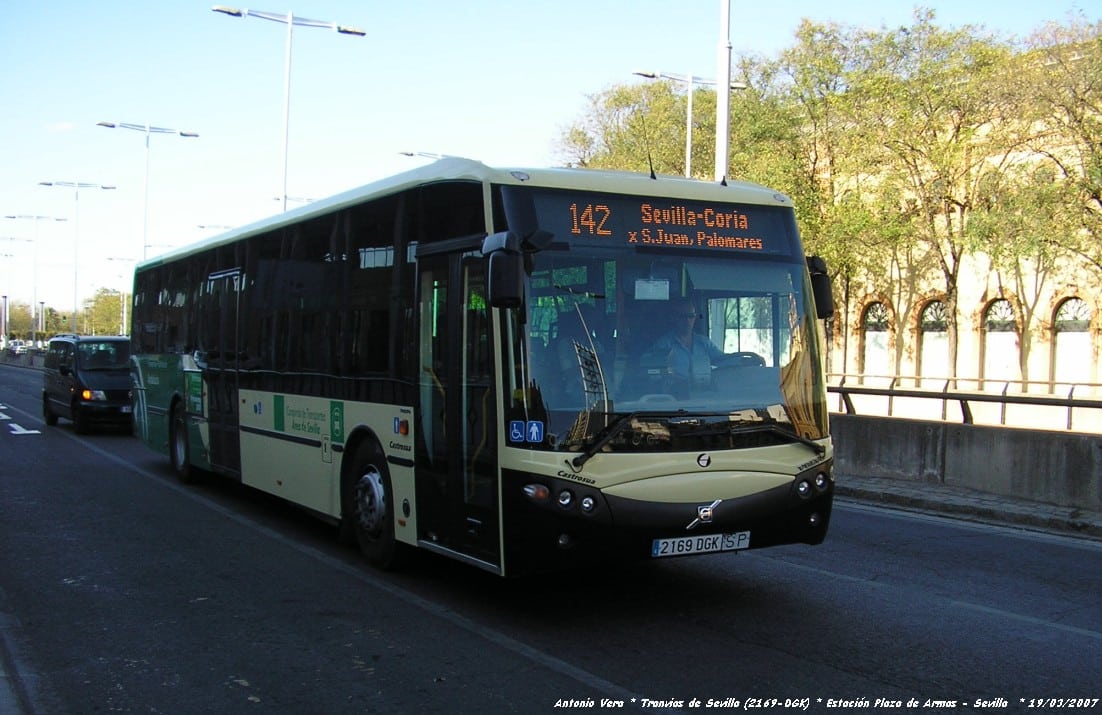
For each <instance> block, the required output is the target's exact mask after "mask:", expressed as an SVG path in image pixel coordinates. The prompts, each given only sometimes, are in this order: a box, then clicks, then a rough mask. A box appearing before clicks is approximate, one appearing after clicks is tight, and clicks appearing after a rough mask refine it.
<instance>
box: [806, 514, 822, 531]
mask: <svg viewBox="0 0 1102 715" xmlns="http://www.w3.org/2000/svg"><path fill="white" fill-rule="evenodd" d="M822 520H823V517H821V516H819V512H815V513H814V514H812V515H811V518H810V519H808V523H809V524H810V525H811V528H812V529H814V528H816V527H817V526H819V523H820V522H822Z"/></svg>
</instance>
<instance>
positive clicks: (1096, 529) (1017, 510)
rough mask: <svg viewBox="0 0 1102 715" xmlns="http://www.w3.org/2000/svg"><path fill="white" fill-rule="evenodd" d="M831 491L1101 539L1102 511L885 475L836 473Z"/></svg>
mask: <svg viewBox="0 0 1102 715" xmlns="http://www.w3.org/2000/svg"><path fill="white" fill-rule="evenodd" d="M835 493H836V494H838V495H839V496H843V497H847V498H850V499H855V500H857V501H862V502H867V503H872V504H884V505H891V506H897V507H901V508H904V509H911V510H916V511H924V512H932V513H939V514H945V515H948V516H956V517H961V518H969V519H973V520H977V521H984V522H991V523H996V524H1003V525H1008V526H1020V527H1026V528H1031V529H1039V530H1044V531H1051V532H1057V533H1061V534H1064V535H1067V536H1079V537H1086V538H1091V539H1100V540H1102V514H1100V513H1097V512H1087V511H1083V510H1081V509H1076V508H1072V507H1062V506H1058V505H1054V504H1043V503H1040V502H1028V501H1023V500H1020V499H1012V498H1009V497H1000V496H998V495H994V494H989V493H985V492H972V491H969V490H965V489H959V488H951V487H943V486H938V485H936V484H925V483H914V484H912V483H908V482H904V481H901V480H897V479H887V478H880V479H864V478H862V479H858V478H851V477H843V476H840V477H838V481H837V483H836V485H835Z"/></svg>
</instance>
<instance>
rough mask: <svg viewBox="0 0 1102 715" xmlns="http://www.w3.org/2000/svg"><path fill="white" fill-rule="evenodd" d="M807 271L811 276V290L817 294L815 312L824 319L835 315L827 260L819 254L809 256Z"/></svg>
mask: <svg viewBox="0 0 1102 715" xmlns="http://www.w3.org/2000/svg"><path fill="white" fill-rule="evenodd" d="M807 272H808V274H809V275H810V276H811V292H812V294H813V295H814V296H815V313H816V314H817V315H818V316H819V318H821V319H822V320H826V319H827V318H832V317H834V292H833V290H832V289H831V285H830V276H829V275H827V266H826V261H824V260H823V259H822V258H820V257H819V256H808V257H807Z"/></svg>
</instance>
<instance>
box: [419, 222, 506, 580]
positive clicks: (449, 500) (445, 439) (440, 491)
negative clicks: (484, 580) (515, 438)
mask: <svg viewBox="0 0 1102 715" xmlns="http://www.w3.org/2000/svg"><path fill="white" fill-rule="evenodd" d="M449 244H451V245H452V246H455V245H456V244H455V243H454V242H449ZM474 245H475V246H476V245H477V243H475V244H474ZM433 248H435V246H431V245H430V246H424V247H422V248H421V250H420V251H419V252H418V258H417V267H418V277H417V279H418V293H419V306H418V312H419V325H418V343H419V355H420V357H419V360H420V365H419V374H420V386H419V393H420V394H419V402H420V406H419V410H418V432H419V435H420V437H421V439H420V440H418V442H419V445H418V454H417V468H416V469H417V475H416V483H417V506H418V509H417V524H418V538H419V540H420V542H421V543H422V545H424V546H426V547H429V548H434V547H435V548H440V549H446V550H447V551H449V552H452V553H455V554H461V555H464V556H467V557H470V558H471V559H472V560H474V561H475V562H477V563H478V564H481V565H483V566H488V567H492V568H493V569H494V570H496V568H498V567H499V566H500V561H501V557H500V548H499V534H498V526H499V520H498V485H497V433H496V425H497V422H498V420H497V419H496V418H495V417H494V414H493V413H494V407H495V402H496V401H495V397H494V390H493V384H494V383H493V360H492V357H491V352H492V351H491V345H492V341H491V339H490V322H489V309H488V306H487V304H486V275H485V260H484V259H483V257H482V255H481V252H480V251H479V250H478V249H477V248H475V247H473V246H472V247H470V248H468V247H467V246H465V245H464V246H463V248H464V249H465V250H452V251H450V252H441V251H439V250H437V251H433ZM425 249H428V250H425Z"/></svg>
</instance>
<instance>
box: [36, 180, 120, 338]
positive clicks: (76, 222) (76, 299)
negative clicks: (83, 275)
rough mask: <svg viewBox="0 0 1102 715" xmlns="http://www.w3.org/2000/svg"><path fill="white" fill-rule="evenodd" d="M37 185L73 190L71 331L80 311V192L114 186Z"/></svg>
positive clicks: (109, 188) (68, 182)
mask: <svg viewBox="0 0 1102 715" xmlns="http://www.w3.org/2000/svg"><path fill="white" fill-rule="evenodd" d="M38 185H39V186H54V187H58V188H62V189H72V190H73V318H72V321H71V323H72V328H73V332H74V333H75V332H77V314H78V313H79V312H80V295H79V290H78V281H77V279H78V276H79V269H80V192H81V190H83V189H102V190H105V191H109V190H112V189H114V188H115V187H114V186H110V185H107V184H97V183H94V182H91V181H40V182H38Z"/></svg>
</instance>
